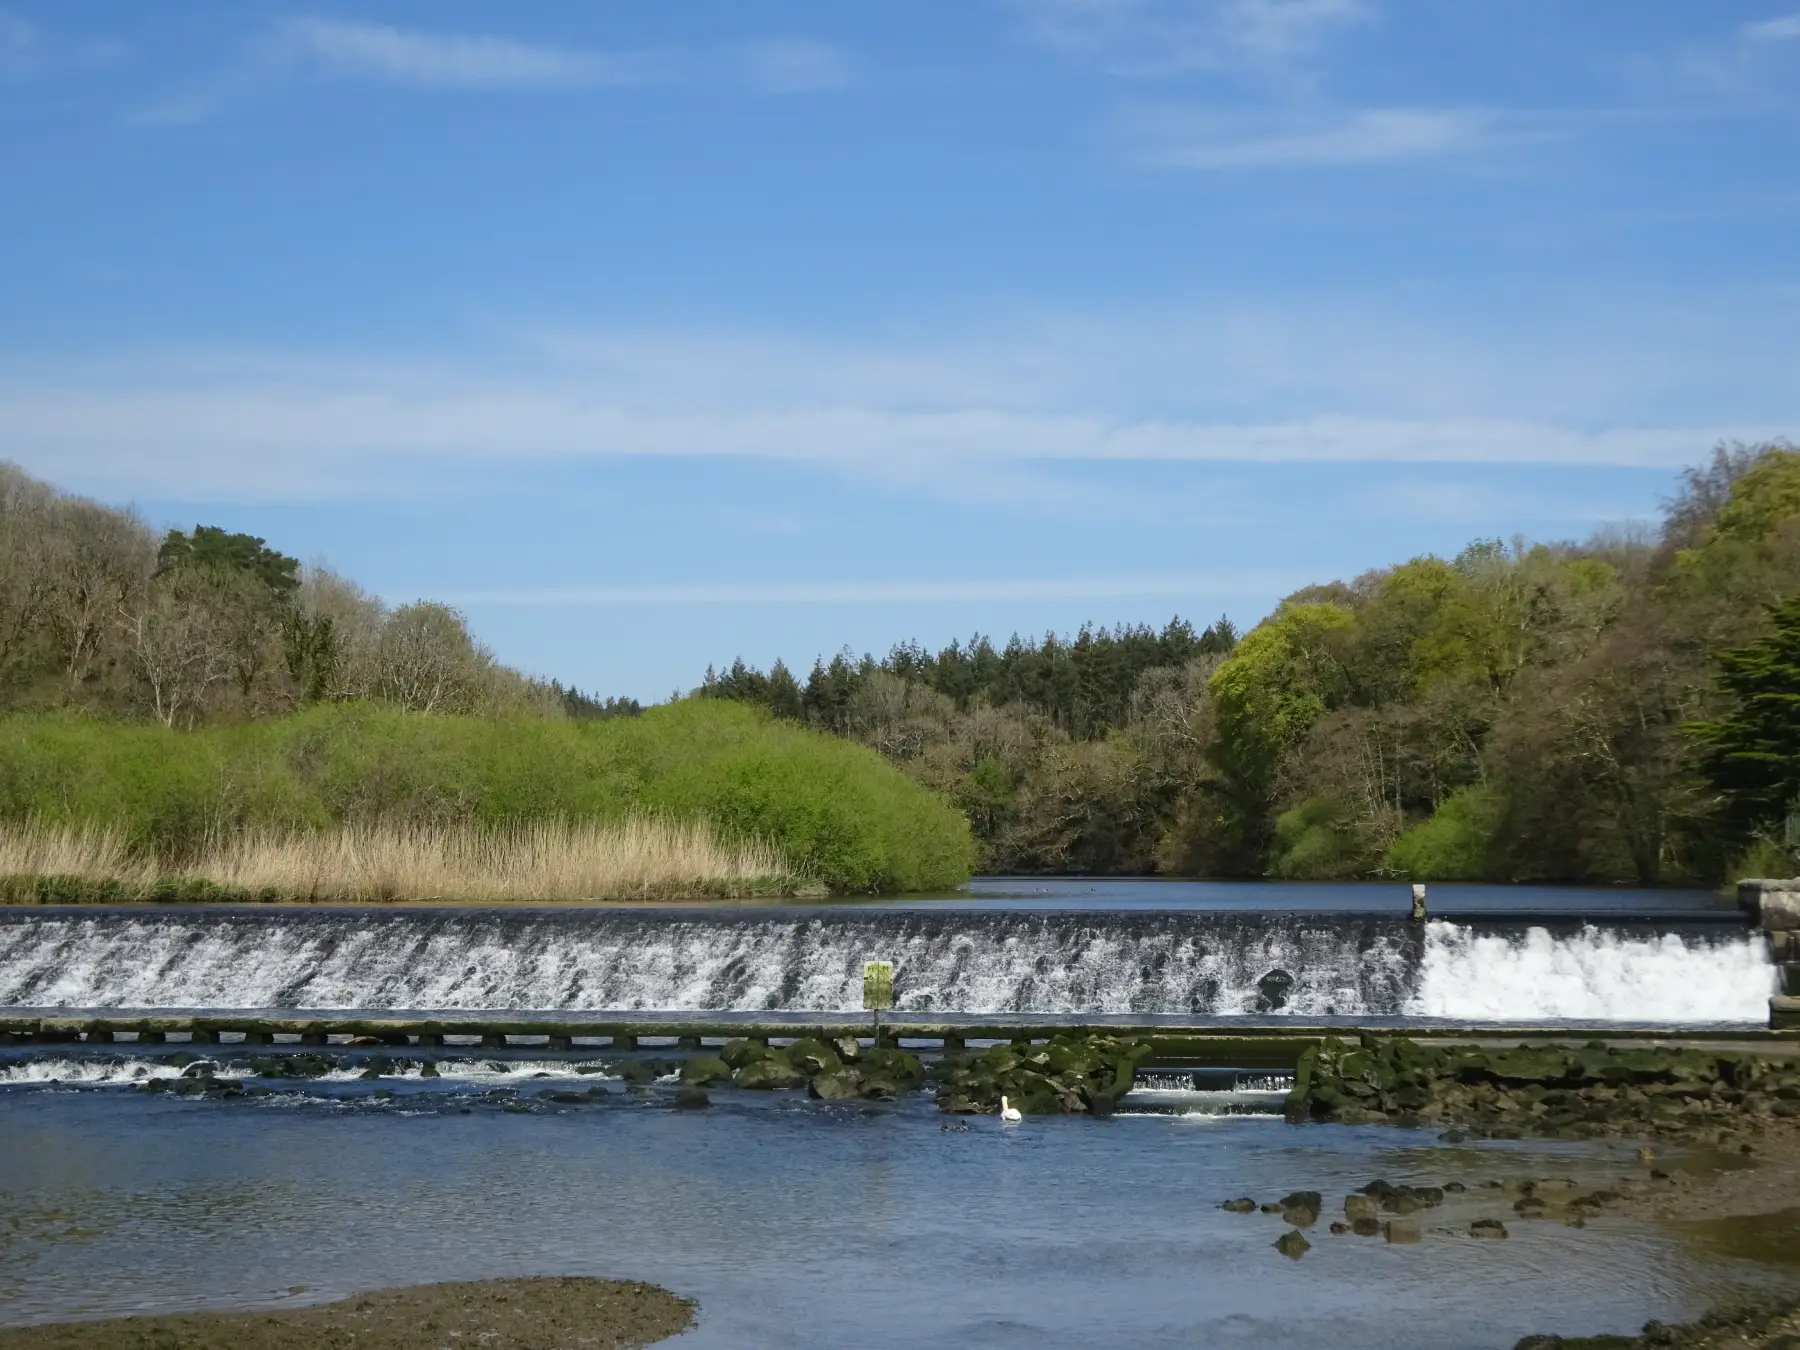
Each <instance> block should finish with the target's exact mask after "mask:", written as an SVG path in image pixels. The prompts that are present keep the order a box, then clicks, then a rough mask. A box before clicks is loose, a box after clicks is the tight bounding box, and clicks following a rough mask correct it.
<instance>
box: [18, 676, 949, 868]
mask: <svg viewBox="0 0 1800 1350" xmlns="http://www.w3.org/2000/svg"><path fill="white" fill-rule="evenodd" d="M634 813H641V814H650V815H655V816H660V817H663V818H666V819H673V820H686V819H692V818H695V817H704V818H706V819H709V820H710V821H712V823H713V824H714V825H715V826H717V827H718V828H719V830H720V831H721V832H722V833H723V834H725V835H726V836H735V837H739V838H748V837H755V838H758V839H761V840H763V841H765V842H767V843H769V844H771V845H773V846H774V847H776V848H777V849H779V850H781V851H782V853H783V854H785V855H786V857H787V858H788V859H789V860H791V861H792V862H793V863H794V865H795V866H797V867H799V868H800V869H802V870H803V871H804V872H806V873H807V874H808V875H811V876H813V877H816V878H818V879H819V880H820V881H822V882H824V883H825V884H826V885H828V886H830V887H831V888H832V889H834V890H838V891H875V890H927V889H934V888H941V887H947V886H952V885H955V884H957V883H959V882H961V881H963V880H965V879H966V878H967V876H968V874H969V869H970V865H971V862H972V859H973V856H974V853H973V844H972V841H971V839H970V835H969V829H968V824H967V822H966V821H965V820H964V819H963V818H962V817H961V816H960V815H959V814H958V813H957V812H956V811H955V810H954V809H952V808H951V807H950V806H948V805H946V804H945V803H944V802H943V801H941V800H940V799H939V798H937V797H936V796H934V795H933V794H932V793H931V792H929V791H928V790H926V789H925V788H923V787H921V786H919V785H918V784H917V783H914V782H913V781H912V780H910V779H908V778H907V777H905V776H904V775H903V774H901V773H900V771H899V770H897V769H895V768H894V767H893V766H892V765H890V764H888V763H887V762H886V761H885V760H884V759H882V758H881V756H880V755H879V754H877V753H876V752H875V751H873V750H871V749H868V748H866V747H864V746H860V745H856V744H853V743H851V742H848V741H843V740H839V739H837V738H835V737H831V736H826V735H822V734H819V733H816V732H812V731H808V730H805V729H803V728H800V727H797V726H794V725H791V724H788V723H781V722H775V721H773V720H772V719H770V718H769V717H768V716H766V715H765V714H763V713H760V712H757V711H754V710H752V709H750V708H747V707H745V706H742V705H740V704H734V703H728V702H724V701H720V700H708V699H694V700H686V701H682V702H678V703H674V704H670V705H667V706H664V707H659V708H652V709H650V710H649V711H647V712H646V713H645V714H644V715H643V716H642V717H637V718H618V719H612V720H607V721H581V722H572V721H558V720H551V719H546V718H539V717H532V716H528V715H520V716H516V717H496V718H473V717H453V716H439V715H434V714H424V713H408V712H403V711H400V710H397V709H395V708H392V707H388V706H382V705H376V704H335V705H325V706H319V707H314V708H311V709H308V710H307V711H305V712H301V713H297V714H295V715H293V716H291V717H285V718H280V719H277V720H274V721H268V722H259V723H249V724H244V725H240V726H231V727H219V728H213V729H208V730H201V731H190V732H183V731H170V730H167V729H165V728H162V727H158V726H150V725H145V724H141V723H121V722H113V721H105V720H100V719H97V718H91V717H83V716H78V715H72V714H21V715H15V716H11V717H5V718H0V818H4V819H11V820H26V819H35V820H39V821H42V822H45V823H49V824H59V823H68V824H86V823H95V824H103V825H109V826H112V827H114V828H118V829H120V830H122V831H124V832H125V833H126V835H127V837H128V838H129V839H130V841H131V842H132V843H133V844H134V845H136V846H139V847H143V848H150V849H155V850H157V851H158V852H160V853H162V854H163V855H164V856H166V857H180V856H182V855H184V854H186V853H191V852H192V851H193V850H195V849H196V848H197V847H198V845H199V844H200V842H201V841H203V840H204V839H205V838H207V837H208V836H209V835H211V834H218V833H224V832H229V831H233V830H237V829H244V828H265V827H273V828H285V829H318V828H323V827H326V826H329V825H332V824H335V823H348V822H353V821H355V822H371V823H372V822H376V821H384V822H396V823H399V822H406V823H450V822H455V821H465V820H468V821H478V822H481V823H485V824H495V825H499V824H506V823H511V822H521V821H527V820H532V819H542V818H546V817H551V816H557V817H564V818H568V819H572V820H579V819H621V818H623V817H625V816H627V815H631V814H634Z"/></svg>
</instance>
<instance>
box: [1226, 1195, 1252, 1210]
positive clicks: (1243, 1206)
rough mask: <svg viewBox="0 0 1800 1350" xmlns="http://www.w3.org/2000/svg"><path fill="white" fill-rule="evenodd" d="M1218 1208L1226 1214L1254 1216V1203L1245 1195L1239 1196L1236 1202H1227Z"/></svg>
mask: <svg viewBox="0 0 1800 1350" xmlns="http://www.w3.org/2000/svg"><path fill="white" fill-rule="evenodd" d="M1219 1208H1220V1209H1222V1210H1224V1211H1225V1212H1226V1213H1227V1214H1254V1213H1256V1201H1254V1200H1252V1199H1251V1198H1250V1197H1249V1196H1247V1195H1243V1196H1239V1197H1238V1198H1237V1199H1236V1200H1227V1201H1226V1202H1225V1203H1224V1204H1222V1205H1220V1206H1219Z"/></svg>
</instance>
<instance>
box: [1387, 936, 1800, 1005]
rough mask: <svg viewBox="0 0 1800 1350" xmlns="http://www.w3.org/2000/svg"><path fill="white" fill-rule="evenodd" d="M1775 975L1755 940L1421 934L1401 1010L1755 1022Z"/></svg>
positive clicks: (1765, 952) (1773, 986)
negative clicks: (1413, 979)
mask: <svg viewBox="0 0 1800 1350" xmlns="http://www.w3.org/2000/svg"><path fill="white" fill-rule="evenodd" d="M1776 992H1778V991H1777V976H1776V971H1775V967H1774V965H1773V964H1772V963H1771V962H1770V960H1769V954H1768V949H1767V946H1766V944H1765V943H1764V942H1763V940H1762V937H1761V935H1760V934H1754V933H1749V934H1736V935H1733V936H1732V937H1730V938H1728V939H1726V940H1723V941H1719V940H1703V939H1696V938H1683V937H1680V936H1678V935H1676V934H1673V933H1658V934H1649V935H1642V936H1637V935H1623V934H1620V933H1616V932H1608V931H1606V930H1605V929H1600V928H1593V927H1588V928H1583V929H1581V930H1580V931H1579V932H1575V933H1567V934H1560V935H1558V934H1552V933H1550V932H1549V931H1548V930H1546V929H1543V928H1532V929H1529V930H1528V931H1526V932H1525V933H1524V934H1521V935H1513V936H1506V935H1503V934H1498V933H1482V932H1478V931H1474V930H1471V929H1468V928H1463V927H1460V926H1458V925H1456V924H1450V923H1438V922H1433V923H1431V924H1430V925H1428V927H1427V932H1426V940H1425V951H1424V956H1423V958H1422V959H1421V961H1420V964H1419V975H1418V985H1417V991H1416V992H1415V993H1414V994H1413V996H1412V998H1410V999H1409V1000H1408V1001H1407V1004H1406V1011H1407V1012H1408V1013H1410V1014H1412V1015H1413V1016H1416V1017H1442V1018H1450V1019H1454V1020H1458V1021H1482V1022H1530V1021H1537V1020H1569V1021H1583V1022H1667V1023H1695V1022H1762V1021H1764V1020H1765V1019H1766V1018H1767V1017H1768V1014H1769V996H1770V995H1771V994H1774V993H1776Z"/></svg>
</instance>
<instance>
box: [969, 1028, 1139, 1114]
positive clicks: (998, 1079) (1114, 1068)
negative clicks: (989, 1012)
mask: <svg viewBox="0 0 1800 1350" xmlns="http://www.w3.org/2000/svg"><path fill="white" fill-rule="evenodd" d="M1149 1053H1150V1046H1149V1045H1148V1043H1146V1042H1143V1041H1122V1040H1119V1039H1117V1038H1116V1037H1112V1036H1078V1037H1077V1036H1055V1037H1052V1038H1051V1039H1050V1040H1049V1041H1048V1042H1046V1043H1045V1044H1043V1045H1024V1044H1011V1045H994V1046H989V1047H988V1048H987V1049H986V1050H983V1051H981V1052H980V1053H979V1054H975V1055H959V1056H955V1057H947V1058H946V1060H945V1066H944V1074H943V1085H942V1086H941V1087H940V1088H939V1089H938V1094H937V1102H938V1106H939V1107H940V1108H941V1109H942V1110H945V1111H950V1112H955V1113H960V1114H965V1115H994V1114H997V1113H998V1112H999V1110H1000V1098H1001V1097H1005V1098H1006V1099H1007V1103H1008V1104H1009V1105H1011V1106H1014V1107H1017V1108H1018V1109H1019V1110H1020V1111H1021V1112H1023V1113H1024V1114H1025V1115H1028V1116H1034V1115H1036V1116H1045V1115H1065V1114H1075V1115H1080V1114H1089V1113H1091V1114H1094V1115H1110V1114H1112V1109H1113V1107H1114V1106H1115V1105H1116V1104H1117V1103H1118V1101H1119V1099H1120V1098H1121V1097H1123V1096H1124V1095H1125V1094H1126V1093H1127V1092H1129V1091H1130V1090H1131V1085H1132V1082H1133V1081H1134V1080H1135V1078H1136V1075H1137V1066H1138V1064H1139V1063H1141V1062H1142V1061H1143V1060H1144V1058H1145V1057H1146V1056H1148V1055H1149Z"/></svg>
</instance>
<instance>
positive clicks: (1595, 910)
mask: <svg viewBox="0 0 1800 1350" xmlns="http://www.w3.org/2000/svg"><path fill="white" fill-rule="evenodd" d="M1429 895H1430V902H1431V912H1432V913H1433V914H1436V915H1438V916H1440V917H1444V918H1457V919H1463V918H1499V917H1506V916H1512V917H1515V918H1516V917H1530V918H1540V917H1541V918H1546V919H1555V918H1562V919H1570V918H1574V919H1580V918H1584V917H1599V916H1607V915H1611V916H1633V917H1638V918H1654V917H1656V916H1665V917H1676V916H1680V917H1687V918H1696V919H1705V918H1711V919H1729V918H1731V917H1733V916H1735V915H1736V914H1737V906H1736V905H1735V904H1734V903H1733V902H1732V901H1730V900H1728V899H1725V898H1723V897H1721V896H1719V895H1716V894H1714V893H1713V892H1711V891H1696V890H1674V889H1650V888H1647V887H1637V886H1608V887H1597V886H1492V885H1486V884H1476V883H1464V882H1434V883H1432V885H1431V887H1430V888H1429ZM824 903H828V904H830V905H833V906H836V905H841V904H843V903H844V902H843V901H842V900H834V901H829V902H824ZM857 903H859V904H860V905H862V906H864V907H867V908H873V909H884V910H887V909H934V910H941V909H972V910H987V911H1006V910H1020V909H1028V910H1071V909H1074V910H1091V909H1102V910H1108V911H1114V912H1116V911H1119V910H1179V911H1189V910H1205V911H1211V912H1217V913H1247V912H1248V913H1301V912H1310V913H1341V914H1373V915H1385V916H1387V917H1390V918H1393V917H1400V916H1404V915H1405V914H1406V913H1407V911H1408V909H1409V907H1410V904H1411V889H1410V887H1409V886H1408V885H1407V884H1406V883H1404V882H1392V881H1189V880H1184V879H1179V878H1167V877H977V878H975V879H974V880H973V881H971V882H970V883H969V884H968V885H966V886H964V887H962V888H961V889H960V890H957V891H953V892H948V893H946V894H943V895H932V896H912V895H907V896H880V897H875V898H871V899H869V900H864V901H860V902H857Z"/></svg>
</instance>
